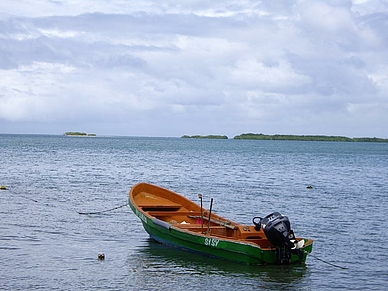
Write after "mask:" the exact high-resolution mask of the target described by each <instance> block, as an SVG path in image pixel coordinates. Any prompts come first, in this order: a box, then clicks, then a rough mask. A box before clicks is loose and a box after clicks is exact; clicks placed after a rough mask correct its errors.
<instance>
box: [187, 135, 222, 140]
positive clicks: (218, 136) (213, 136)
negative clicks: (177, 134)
mask: <svg viewBox="0 0 388 291" xmlns="http://www.w3.org/2000/svg"><path fill="white" fill-rule="evenodd" d="M181 138H207V139H228V137H227V136H226V135H184V136H182V137H181Z"/></svg>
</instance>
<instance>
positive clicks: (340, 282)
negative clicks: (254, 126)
mask: <svg viewBox="0 0 388 291" xmlns="http://www.w3.org/2000/svg"><path fill="white" fill-rule="evenodd" d="M387 178H388V144H387V143H350V142H348V143H343V142H312V141H309V142H304V141H254V140H232V139H230V140H203V139H181V138H151V137H149V138H148V137H65V136H50V135H46V136H45V135H0V185H4V186H6V187H7V190H2V191H0V199H1V204H0V205H1V207H0V258H1V267H0V289H1V290H333V289H338V290H385V289H387V288H388V283H387V279H388V244H387V240H388V223H387V211H388V201H387V200H388V199H387V194H388V183H387ZM138 182H148V183H153V184H156V185H159V186H162V187H165V188H168V189H171V190H173V191H175V192H178V193H180V194H182V195H184V196H186V197H188V198H189V199H192V200H195V201H196V200H198V194H199V193H200V194H202V195H203V197H204V204H205V206H206V207H209V205H208V204H209V203H210V199H211V198H214V204H213V211H214V212H216V213H217V214H220V215H222V216H225V217H227V218H231V219H233V220H236V221H237V222H241V223H245V224H252V218H253V217H254V216H265V215H267V214H270V213H271V212H273V211H280V212H281V213H283V214H284V215H287V216H288V217H289V219H290V221H291V226H292V228H293V230H294V232H295V233H296V235H297V236H303V237H309V238H312V239H314V248H313V253H312V255H314V257H312V256H309V257H308V258H307V262H306V264H305V265H294V266H246V265H241V264H236V263H230V262H226V261H222V260H216V259H212V258H207V257H201V256H198V255H193V254H191V253H186V252H183V251H179V250H176V249H170V248H167V247H165V246H163V245H159V244H157V243H155V242H154V241H152V240H151V239H150V238H149V236H148V234H147V233H146V232H145V231H144V229H143V228H142V225H141V223H140V220H139V219H138V218H137V217H136V216H135V215H134V214H133V213H132V211H131V210H130V208H129V207H119V206H123V205H125V204H126V203H127V199H128V192H129V190H130V188H131V187H132V186H133V185H134V184H136V183H138ZM309 185H311V186H312V189H309V188H307V186H309ZM198 202H199V201H198ZM116 207H119V208H117V209H115V210H112V211H106V212H102V213H100V214H90V215H81V214H79V212H99V211H105V210H109V209H113V208H116ZM99 253H104V254H105V260H98V254H99ZM326 262H329V263H331V264H332V265H330V264H328V263H326ZM333 265H334V266H333ZM339 267H342V268H339ZM345 268H346V269H345Z"/></svg>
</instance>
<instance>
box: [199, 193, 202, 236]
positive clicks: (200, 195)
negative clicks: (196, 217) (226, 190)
mask: <svg viewBox="0 0 388 291" xmlns="http://www.w3.org/2000/svg"><path fill="white" fill-rule="evenodd" d="M198 198H199V199H200V200H201V233H203V212H202V194H198Z"/></svg>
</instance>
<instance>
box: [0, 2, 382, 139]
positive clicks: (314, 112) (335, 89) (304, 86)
mask: <svg viewBox="0 0 388 291" xmlns="http://www.w3.org/2000/svg"><path fill="white" fill-rule="evenodd" d="M67 131H82V132H87V133H95V134H97V135H120V136H155V137H180V136H182V135H197V134H199V135H209V134H219V135H227V136H228V137H229V138H233V137H234V136H236V135H239V134H242V133H264V134H296V135H340V136H348V137H381V138H388V1H387V0H353V1H351V0H325V1H317V0H287V1H285V0H262V1H260V0H252V1H250V0H236V1H225V0H212V1H208V0H206V1H202V0H185V1H182V0H154V1H153V0H144V1H127V0H93V1H90V0H46V1H44V0H2V1H1V3H0V133H15V134H16V133H17V134H19V133H22V134H63V133H64V132H67Z"/></svg>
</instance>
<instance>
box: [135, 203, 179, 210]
mask: <svg viewBox="0 0 388 291" xmlns="http://www.w3.org/2000/svg"><path fill="white" fill-rule="evenodd" d="M138 206H139V207H140V208H141V209H143V210H144V211H147V212H148V211H163V212H165V211H178V210H179V209H180V208H181V207H182V206H181V205H179V204H170V205H155V204H152V203H150V204H140V205H138Z"/></svg>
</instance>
